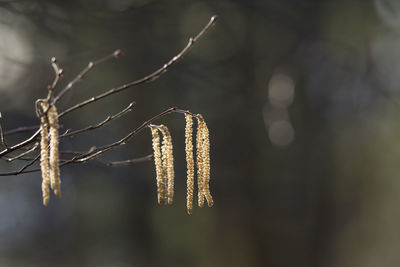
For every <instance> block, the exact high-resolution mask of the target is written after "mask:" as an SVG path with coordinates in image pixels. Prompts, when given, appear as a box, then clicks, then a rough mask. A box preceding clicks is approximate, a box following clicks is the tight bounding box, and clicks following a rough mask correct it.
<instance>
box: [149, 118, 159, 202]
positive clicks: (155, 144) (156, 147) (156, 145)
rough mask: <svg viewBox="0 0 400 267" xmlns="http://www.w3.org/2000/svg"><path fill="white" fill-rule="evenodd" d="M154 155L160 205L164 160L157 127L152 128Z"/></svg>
mask: <svg viewBox="0 0 400 267" xmlns="http://www.w3.org/2000/svg"><path fill="white" fill-rule="evenodd" d="M150 130H151V135H152V143H153V153H154V164H155V167H156V181H157V199H158V203H159V204H161V202H162V194H161V193H162V192H161V191H162V180H161V178H162V159H161V147H160V135H159V133H158V129H157V127H156V126H150Z"/></svg>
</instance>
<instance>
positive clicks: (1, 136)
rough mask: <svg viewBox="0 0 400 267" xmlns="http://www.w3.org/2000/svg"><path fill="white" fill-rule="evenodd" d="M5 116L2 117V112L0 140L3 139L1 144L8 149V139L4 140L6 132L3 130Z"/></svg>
mask: <svg viewBox="0 0 400 267" xmlns="http://www.w3.org/2000/svg"><path fill="white" fill-rule="evenodd" d="M2 120H3V116H2V115H1V112H0V138H1V143H2V145H3V146H4V147H5V149H8V146H7V143H6V139H5V138H4V130H3V122H2Z"/></svg>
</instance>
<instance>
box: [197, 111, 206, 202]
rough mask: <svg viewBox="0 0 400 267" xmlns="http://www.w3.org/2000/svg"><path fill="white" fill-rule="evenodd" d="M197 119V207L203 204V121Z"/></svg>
mask: <svg viewBox="0 0 400 267" xmlns="http://www.w3.org/2000/svg"><path fill="white" fill-rule="evenodd" d="M196 119H197V130H196V165H197V187H198V192H197V197H198V205H199V207H203V206H204V167H203V166H204V155H203V139H204V131H203V128H204V127H203V123H202V122H203V121H202V120H201V119H200V117H199V116H196Z"/></svg>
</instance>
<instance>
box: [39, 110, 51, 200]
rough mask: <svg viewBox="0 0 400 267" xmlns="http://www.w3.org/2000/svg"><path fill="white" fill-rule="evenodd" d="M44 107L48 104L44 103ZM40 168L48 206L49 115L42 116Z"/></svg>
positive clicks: (44, 196) (44, 198)
mask: <svg viewBox="0 0 400 267" xmlns="http://www.w3.org/2000/svg"><path fill="white" fill-rule="evenodd" d="M41 107H42V109H46V108H47V105H45V104H42V105H41ZM40 129H41V131H40V169H41V172H42V196H43V205H45V206H47V205H48V204H49V201H50V189H49V184H50V173H49V131H48V120H47V116H44V115H43V116H41V117H40Z"/></svg>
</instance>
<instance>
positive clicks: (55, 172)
mask: <svg viewBox="0 0 400 267" xmlns="http://www.w3.org/2000/svg"><path fill="white" fill-rule="evenodd" d="M47 114H48V120H49V133H50V155H49V165H50V186H51V188H52V189H53V190H54V194H55V195H56V196H57V197H61V180H60V167H59V153H58V127H59V126H58V113H57V109H56V107H55V106H54V105H51V106H50V108H49V111H48V113H47Z"/></svg>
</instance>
